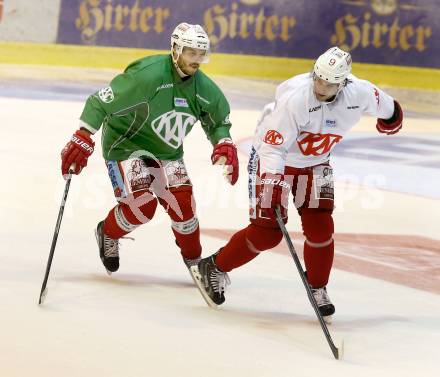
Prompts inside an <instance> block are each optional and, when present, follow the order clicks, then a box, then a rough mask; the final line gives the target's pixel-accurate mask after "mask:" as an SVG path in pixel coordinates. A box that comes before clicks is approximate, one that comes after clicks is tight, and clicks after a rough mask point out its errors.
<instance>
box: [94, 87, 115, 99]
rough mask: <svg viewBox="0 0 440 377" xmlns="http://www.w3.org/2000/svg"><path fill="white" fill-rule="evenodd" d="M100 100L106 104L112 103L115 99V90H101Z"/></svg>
mask: <svg viewBox="0 0 440 377" xmlns="http://www.w3.org/2000/svg"><path fill="white" fill-rule="evenodd" d="M98 95H99V98H100V99H101V101H102V102H104V103H110V102H112V101H113V100H114V99H115V95H114V94H113V90H112V88H111V87H110V86H108V87H107V88H104V89H101V90H100V91H99V92H98Z"/></svg>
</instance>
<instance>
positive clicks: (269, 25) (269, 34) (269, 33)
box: [265, 16, 278, 41]
mask: <svg viewBox="0 0 440 377" xmlns="http://www.w3.org/2000/svg"><path fill="white" fill-rule="evenodd" d="M274 27H275V28H276V27H278V16H270V17H268V18H267V21H266V28H265V34H266V38H267V40H268V41H273V40H274V39H275V38H276V37H277V34H276V32H274V31H273V29H274Z"/></svg>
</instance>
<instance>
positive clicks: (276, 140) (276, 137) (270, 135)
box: [263, 130, 284, 145]
mask: <svg viewBox="0 0 440 377" xmlns="http://www.w3.org/2000/svg"><path fill="white" fill-rule="evenodd" d="M263 141H264V142H265V143H266V144H270V145H281V144H283V143H284V138H283V135H281V134H280V133H279V132H278V131H275V130H269V131H267V132H266V135H265V136H264V139H263Z"/></svg>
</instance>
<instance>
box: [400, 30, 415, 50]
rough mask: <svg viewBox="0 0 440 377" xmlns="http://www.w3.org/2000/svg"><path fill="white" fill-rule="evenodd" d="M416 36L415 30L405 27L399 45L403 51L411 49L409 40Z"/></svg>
mask: <svg viewBox="0 0 440 377" xmlns="http://www.w3.org/2000/svg"><path fill="white" fill-rule="evenodd" d="M413 35H414V28H413V27H412V26H411V25H410V26H404V27H403V28H402V31H401V32H400V38H399V44H400V48H401V49H402V50H403V51H406V50H409V49H410V48H411V45H410V43H409V42H408V38H410V37H412V36H413Z"/></svg>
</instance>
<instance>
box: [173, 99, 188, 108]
mask: <svg viewBox="0 0 440 377" xmlns="http://www.w3.org/2000/svg"><path fill="white" fill-rule="evenodd" d="M174 106H176V107H189V106H188V102H187V101H186V98H178V97H175V98H174Z"/></svg>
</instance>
